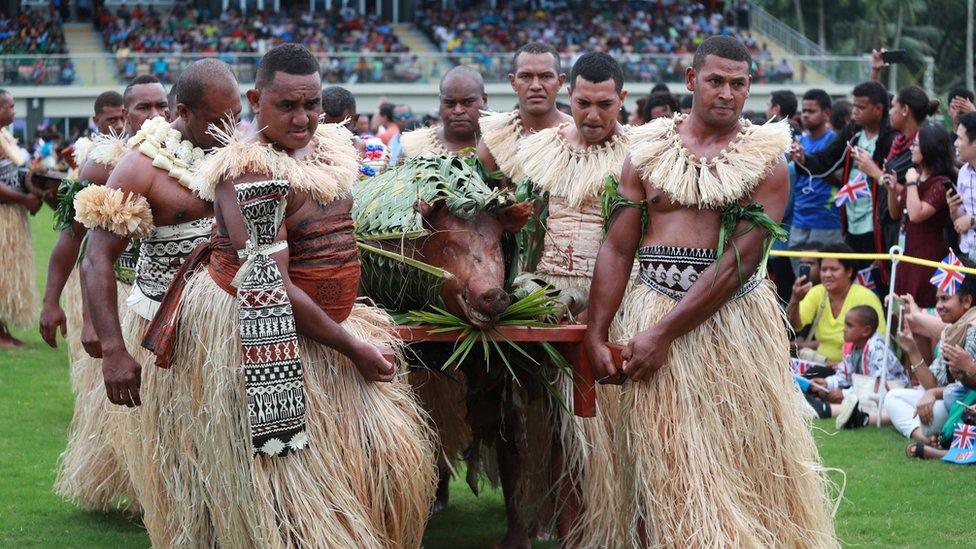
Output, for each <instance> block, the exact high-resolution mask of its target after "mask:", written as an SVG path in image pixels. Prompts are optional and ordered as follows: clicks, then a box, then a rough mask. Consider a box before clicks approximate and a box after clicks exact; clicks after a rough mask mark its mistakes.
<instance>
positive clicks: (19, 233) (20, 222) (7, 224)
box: [0, 204, 37, 329]
mask: <svg viewBox="0 0 976 549" xmlns="http://www.w3.org/2000/svg"><path fill="white" fill-rule="evenodd" d="M36 310H37V278H36V277H35V276H34V248H33V246H32V244H31V234H30V221H29V220H28V217H27V210H26V209H24V208H23V207H22V206H18V205H14V204H0V321H3V322H6V323H7V324H10V325H12V326H14V327H17V328H21V329H24V328H29V327H31V326H32V325H33V324H34V322H35V320H36V314H35V313H36Z"/></svg>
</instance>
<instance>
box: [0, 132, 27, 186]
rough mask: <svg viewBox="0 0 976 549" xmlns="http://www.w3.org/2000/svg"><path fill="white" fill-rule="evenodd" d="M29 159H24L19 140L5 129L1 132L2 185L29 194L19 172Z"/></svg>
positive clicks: (0, 176)
mask: <svg viewBox="0 0 976 549" xmlns="http://www.w3.org/2000/svg"><path fill="white" fill-rule="evenodd" d="M25 162H27V159H26V158H24V153H23V151H21V150H20V145H18V144H17V138H16V137H14V136H13V134H12V133H10V130H8V129H6V128H4V129H2V130H0V183H2V184H3V185H6V186H8V187H10V188H12V189H14V190H16V191H18V192H22V193H23V192H27V189H26V188H25V187H24V184H23V182H22V181H21V179H20V176H19V174H18V171H19V169H20V167H21V166H23V165H24V163H25Z"/></svg>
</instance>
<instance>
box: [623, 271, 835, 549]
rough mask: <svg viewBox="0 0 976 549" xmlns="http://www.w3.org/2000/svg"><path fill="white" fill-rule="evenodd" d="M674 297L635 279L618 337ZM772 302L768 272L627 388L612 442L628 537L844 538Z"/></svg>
mask: <svg viewBox="0 0 976 549" xmlns="http://www.w3.org/2000/svg"><path fill="white" fill-rule="evenodd" d="M676 303H677V302H676V301H674V300H672V299H670V298H668V297H665V296H663V295H661V294H659V293H656V292H655V291H653V290H651V289H650V288H648V287H647V286H644V285H636V286H635V287H634V288H633V289H631V291H630V292H629V293H628V295H627V296H626V297H625V298H624V301H623V304H622V306H621V308H620V313H619V314H618V316H617V318H616V320H615V322H614V326H613V327H612V329H611V338H613V339H614V340H616V341H627V340H628V339H629V338H630V337H632V336H633V335H634V334H636V333H638V332H640V331H642V330H645V329H647V328H649V327H651V326H653V325H654V324H655V323H657V322H658V321H659V320H660V319H661V318H662V317H663V316H664V315H666V314H667V313H668V312H670V311H671V309H673V308H674V306H675V304H676ZM775 311H779V308H778V305H777V302H776V296H775V294H774V292H773V290H772V289H771V288H770V285H769V284H768V283H765V284H763V285H762V286H760V287H759V288H757V289H755V290H753V291H752V292H750V293H748V294H746V295H745V296H743V297H741V298H738V299H735V300H733V301H730V302H729V303H727V304H726V305H725V306H724V307H723V308H722V309H721V310H719V312H718V313H716V314H715V315H713V316H712V317H711V318H709V319H707V320H706V321H705V322H704V323H703V324H702V325H701V326H699V327H698V328H695V329H694V330H692V331H691V332H689V333H688V334H686V335H684V336H682V337H681V338H679V339H677V340H676V341H675V342H674V343H673V344H672V346H671V350H670V354H669V359H668V361H667V363H665V365H664V366H663V368H661V369H660V370H659V371H657V372H655V373H654V375H653V376H652V377H651V379H650V380H648V381H644V382H640V383H628V384H626V385H625V386H624V387H623V392H622V395H621V399H620V418H621V421H620V423H619V425H618V427H617V431H616V440H615V444H616V448H617V453H618V459H619V460H620V461H619V463H620V471H621V479H622V482H623V486H625V487H626V492H625V494H626V499H625V501H624V502H623V504H622V506H621V507H620V508H621V509H623V510H624V512H623V514H622V515H621V518H622V520H623V521H624V522H623V524H622V525H621V528H622V529H623V530H624V531H626V532H628V534H629V535H630V542H629V543H630V544H633V545H639V544H640V542H641V540H640V536H641V530H642V527H645V528H646V531H647V535H648V543H650V544H651V545H660V544H674V545H677V546H687V547H837V546H838V543H837V540H836V538H835V536H834V524H833V514H832V513H831V505H830V502H829V496H828V484H827V480H826V478H825V477H824V475H823V467H822V466H821V465H820V459H819V456H818V454H817V448H816V446H815V444H814V441H813V437H812V436H811V434H810V432H809V425H808V424H807V423H806V422H805V421H804V419H803V411H802V403H801V402H800V400H799V399H797V398H796V390H797V389H796V387H795V386H794V384H793V381H792V379H791V377H790V372H789V368H787V367H786V364H788V360H789V353H788V349H789V346H788V342H787V339H786V331H785V330H784V328H783V319H782V318H781V315H780V314H775V313H774V312H775Z"/></svg>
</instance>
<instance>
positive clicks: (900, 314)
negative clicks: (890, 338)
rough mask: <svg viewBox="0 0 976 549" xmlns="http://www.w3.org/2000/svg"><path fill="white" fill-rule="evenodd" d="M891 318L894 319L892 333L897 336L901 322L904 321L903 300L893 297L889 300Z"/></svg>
mask: <svg viewBox="0 0 976 549" xmlns="http://www.w3.org/2000/svg"><path fill="white" fill-rule="evenodd" d="M891 316H892V317H894V318H895V322H896V323H897V324H896V325H895V327H894V328H895V331H894V332H893V333H895V334H897V333H898V332H900V331H901V325H902V320H904V319H905V300H904V299H902V298H900V297H898V296H895V297H893V298H891Z"/></svg>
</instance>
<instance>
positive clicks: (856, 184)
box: [834, 173, 871, 208]
mask: <svg viewBox="0 0 976 549" xmlns="http://www.w3.org/2000/svg"><path fill="white" fill-rule="evenodd" d="M865 196H871V189H869V188H868V179H867V177H865V176H864V174H863V173H861V174H858V175H857V177H855V178H854V180H853V181H851V182H850V183H848V184H847V185H844V186H843V187H841V188H840V189H839V190H838V191H837V196H835V197H834V204H836V205H837V207H838V208H839V207H841V206H843V205H845V204H853V203H854V202H857V200H858V199H859V198H863V197H865Z"/></svg>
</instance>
